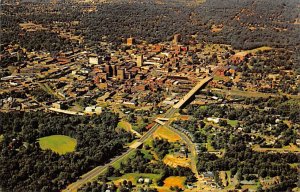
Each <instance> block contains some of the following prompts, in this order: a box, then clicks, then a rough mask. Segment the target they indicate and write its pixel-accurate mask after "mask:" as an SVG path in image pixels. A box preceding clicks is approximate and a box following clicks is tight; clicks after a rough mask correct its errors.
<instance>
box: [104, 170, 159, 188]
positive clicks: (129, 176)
mask: <svg viewBox="0 0 300 192" xmlns="http://www.w3.org/2000/svg"><path fill="white" fill-rule="evenodd" d="M140 177H143V178H149V179H151V180H152V183H153V184H154V185H156V182H157V181H158V180H159V179H160V178H161V175H160V174H152V173H127V174H125V175H122V176H121V177H111V178H109V179H111V180H112V181H113V182H114V183H119V182H121V181H123V180H127V181H131V182H132V184H133V185H136V184H137V180H138V179H139V178H140Z"/></svg>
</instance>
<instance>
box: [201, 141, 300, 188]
mask: <svg viewBox="0 0 300 192" xmlns="http://www.w3.org/2000/svg"><path fill="white" fill-rule="evenodd" d="M298 161H299V159H298V157H297V155H296V154H292V153H287V154H285V153H283V154H280V153H274V154H270V153H260V152H255V151H252V150H251V149H249V148H247V147H246V145H244V144H241V143H236V144H235V145H231V146H230V147H228V148H226V153H225V155H224V156H223V157H222V158H218V157H217V156H216V155H214V154H209V153H201V154H200V155H199V161H198V165H197V167H198V170H199V171H214V172H216V171H227V170H230V171H231V173H232V175H235V174H237V173H238V174H237V177H238V180H239V181H242V180H244V179H247V180H257V179H258V177H261V178H266V177H275V176H279V177H280V180H281V182H280V183H279V184H278V185H274V186H272V187H271V188H270V189H267V191H287V190H291V189H292V188H294V187H296V183H297V181H298V178H297V177H298V175H297V168H291V166H290V165H289V163H297V162H298Z"/></svg>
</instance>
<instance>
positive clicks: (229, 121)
mask: <svg viewBox="0 0 300 192" xmlns="http://www.w3.org/2000/svg"><path fill="white" fill-rule="evenodd" d="M227 123H228V124H229V125H231V126H232V127H235V126H236V125H237V123H238V120H229V119H227Z"/></svg>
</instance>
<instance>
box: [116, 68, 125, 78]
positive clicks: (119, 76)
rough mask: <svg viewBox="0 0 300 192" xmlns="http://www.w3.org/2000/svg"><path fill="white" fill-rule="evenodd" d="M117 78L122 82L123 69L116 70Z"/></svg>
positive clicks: (123, 76)
mask: <svg viewBox="0 0 300 192" xmlns="http://www.w3.org/2000/svg"><path fill="white" fill-rule="evenodd" d="M117 74H118V75H117V78H118V79H119V80H123V79H125V69H118V70H117Z"/></svg>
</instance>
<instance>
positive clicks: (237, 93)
mask: <svg viewBox="0 0 300 192" xmlns="http://www.w3.org/2000/svg"><path fill="white" fill-rule="evenodd" d="M212 92H213V93H218V94H223V95H224V94H225V95H231V96H241V97H254V98H257V97H263V98H267V97H280V96H282V95H284V94H273V93H261V92H257V91H241V90H237V89H233V90H226V89H212ZM288 96H289V97H291V98H293V99H300V96H299V95H288Z"/></svg>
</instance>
